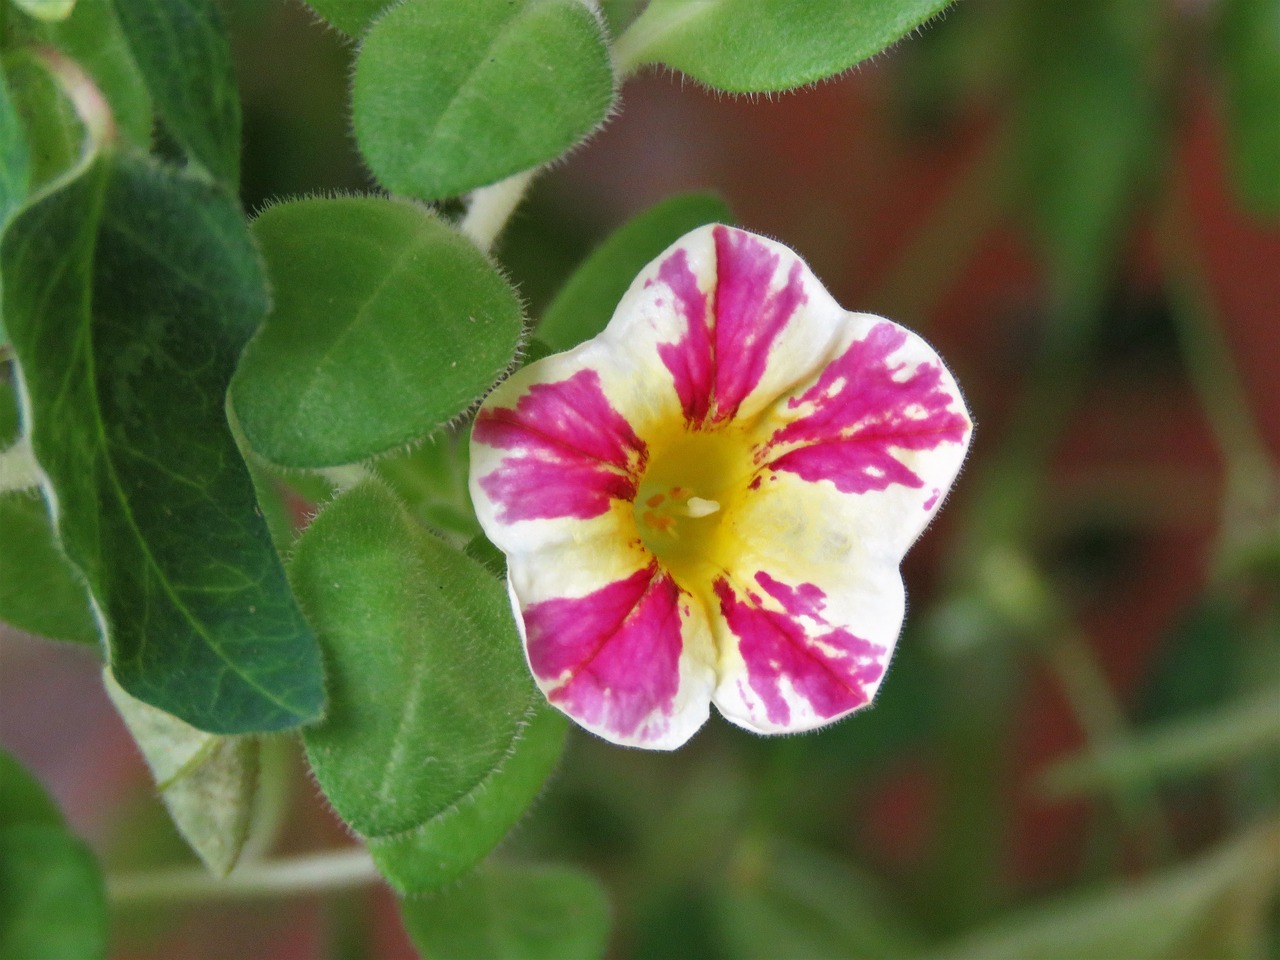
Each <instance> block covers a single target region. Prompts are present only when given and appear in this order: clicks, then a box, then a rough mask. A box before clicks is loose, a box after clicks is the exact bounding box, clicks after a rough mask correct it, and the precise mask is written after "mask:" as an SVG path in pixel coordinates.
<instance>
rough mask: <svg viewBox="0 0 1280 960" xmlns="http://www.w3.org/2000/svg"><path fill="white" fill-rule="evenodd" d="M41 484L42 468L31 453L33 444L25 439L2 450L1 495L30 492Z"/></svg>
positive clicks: (0, 452) (0, 465)
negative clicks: (15, 491)
mask: <svg viewBox="0 0 1280 960" xmlns="http://www.w3.org/2000/svg"><path fill="white" fill-rule="evenodd" d="M39 483H40V466H39V464H37V463H36V458H35V454H34V453H32V452H31V442H30V441H29V440H28V439H27V438H26V437H23V438H21V439H19V440H18V442H17V443H15V444H13V446H11V447H8V448H7V449H4V450H0V493H8V492H9V491H11V490H30V489H31V488H32V487H35V486H37V485H38V484H39Z"/></svg>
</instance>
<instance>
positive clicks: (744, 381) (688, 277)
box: [658, 226, 806, 427]
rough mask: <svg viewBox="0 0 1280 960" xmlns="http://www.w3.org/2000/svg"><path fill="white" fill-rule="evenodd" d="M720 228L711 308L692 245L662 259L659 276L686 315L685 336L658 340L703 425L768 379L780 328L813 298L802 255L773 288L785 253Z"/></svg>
mask: <svg viewBox="0 0 1280 960" xmlns="http://www.w3.org/2000/svg"><path fill="white" fill-rule="evenodd" d="M712 235H713V237H714V240H715V249H716V286H715V290H714V294H713V296H712V298H711V299H712V300H713V304H712V307H711V309H710V310H709V309H708V299H709V297H708V295H707V294H706V293H703V292H702V290H701V289H700V288H699V287H698V282H697V277H696V276H695V275H694V273H693V271H692V269H691V268H690V266H689V259H688V255H687V253H686V252H685V250H684V249H679V250H676V251H675V253H673V254H671V256H669V257H667V259H666V260H664V261H663V262H662V263H661V264H660V265H659V267H658V280H659V282H661V283H663V284H665V285H666V286H667V287H668V288H669V289H670V290H671V293H672V296H673V298H674V304H675V308H676V310H677V311H678V312H679V314H680V316H681V317H682V318H683V319H684V322H685V331H684V334H683V335H682V336H681V337H680V339H679V340H677V341H676V342H675V343H663V344H659V345H658V356H659V357H660V358H661V359H662V362H663V364H664V365H665V366H666V368H667V370H668V371H670V373H671V376H672V379H673V380H674V381H675V388H676V394H677V396H679V398H680V405H681V407H682V408H683V410H684V416H685V420H686V421H687V422H688V423H689V424H691V425H693V426H695V427H700V426H702V425H703V424H705V423H706V422H707V421H708V419H710V420H711V421H712V422H716V423H718V422H722V421H725V420H730V419H732V418H733V417H734V416H736V415H737V412H738V408H739V407H740V406H741V405H742V402H743V400H745V399H746V398H747V397H748V396H749V395H750V393H751V391H752V390H754V389H755V388H756V387H757V386H758V385H759V384H760V379H761V377H763V376H764V371H765V368H766V366H767V365H768V360H769V352H770V350H772V349H773V345H774V343H775V342H776V340H777V339H778V336H779V335H780V334H781V333H782V331H783V330H784V329H785V328H786V326H787V324H788V323H789V322H790V320H791V318H792V317H793V316H794V315H795V312H796V310H797V309H798V308H799V307H800V306H801V305H802V304H804V302H805V300H806V296H805V292H804V285H803V276H804V269H805V268H804V264H803V263H801V262H800V260H799V259H795V260H794V261H792V263H791V266H790V268H789V269H788V271H787V277H786V280H785V281H784V283H783V284H782V286H781V287H780V288H778V289H777V290H771V285H772V283H773V280H774V277H775V276H776V275H777V273H778V270H779V266H780V264H781V262H782V254H781V253H779V252H776V251H774V250H771V249H770V248H769V247H768V246H767V245H766V244H764V243H763V242H762V241H761V240H760V239H759V238H758V237H755V236H753V235H751V234H749V233H744V232H743V231H741V230H733V229H730V228H728V227H724V226H717V227H715V228H714V229H713V233H712Z"/></svg>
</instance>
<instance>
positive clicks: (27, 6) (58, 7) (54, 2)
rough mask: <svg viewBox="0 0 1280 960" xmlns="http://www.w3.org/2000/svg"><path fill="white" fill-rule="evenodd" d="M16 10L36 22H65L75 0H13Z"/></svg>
mask: <svg viewBox="0 0 1280 960" xmlns="http://www.w3.org/2000/svg"><path fill="white" fill-rule="evenodd" d="M13 2H14V3H15V4H17V6H18V9H19V10H22V11H23V12H24V13H29V14H30V15H31V16H33V17H35V18H36V19H37V20H65V19H66V18H67V17H69V16H71V9H72V7H74V6H75V5H76V0H13Z"/></svg>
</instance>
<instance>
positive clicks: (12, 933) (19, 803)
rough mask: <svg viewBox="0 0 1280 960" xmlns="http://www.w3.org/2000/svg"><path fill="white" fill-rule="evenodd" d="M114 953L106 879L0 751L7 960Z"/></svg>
mask: <svg viewBox="0 0 1280 960" xmlns="http://www.w3.org/2000/svg"><path fill="white" fill-rule="evenodd" d="M106 952H107V905H106V896H105V894H104V891H103V885H102V876H101V874H100V873H99V871H98V866H97V863H96V862H95V861H94V859H93V854H91V853H90V852H89V848H88V847H86V846H85V845H84V844H83V843H81V842H80V840H78V839H77V838H76V837H74V836H72V835H71V834H70V833H69V832H68V831H67V829H66V827H65V826H64V825H63V820H62V815H61V814H60V813H59V812H58V808H57V807H56V806H54V804H53V801H52V800H50V799H49V795H48V794H47V793H45V791H44V788H42V787H41V786H40V784H39V783H38V782H37V781H36V779H35V778H34V777H32V776H31V774H30V773H28V772H27V771H26V770H25V769H23V767H22V765H21V764H20V763H18V762H17V760H15V759H14V758H13V757H12V756H10V755H9V754H8V753H6V752H5V751H4V750H0V957H6V958H9V957H12V958H13V960H81V958H84V960H89V958H99V957H105V956H106Z"/></svg>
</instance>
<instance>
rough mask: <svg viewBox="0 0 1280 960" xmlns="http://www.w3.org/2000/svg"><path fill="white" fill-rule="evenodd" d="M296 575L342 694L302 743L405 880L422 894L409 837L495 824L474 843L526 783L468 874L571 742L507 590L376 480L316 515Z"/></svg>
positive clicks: (426, 856)
mask: <svg viewBox="0 0 1280 960" xmlns="http://www.w3.org/2000/svg"><path fill="white" fill-rule="evenodd" d="M290 572H291V575H292V577H293V580H294V586H295V589H296V590H297V592H298V596H299V598H300V599H301V601H302V603H303V605H304V606H305V607H306V609H307V611H308V613H309V615H310V616H311V618H312V619H313V621H314V622H315V624H316V625H317V629H318V631H319V634H320V638H321V643H322V644H323V645H324V648H325V652H326V654H327V660H328V664H329V669H330V679H331V683H332V691H333V693H332V703H331V706H330V710H329V714H328V716H327V717H326V719H325V721H324V723H322V724H320V725H318V726H316V727H313V728H310V729H308V730H307V731H305V732H304V734H303V739H304V742H305V744H306V748H307V756H308V758H309V759H310V761H311V766H312V769H313V770H314V771H315V775H316V779H317V780H318V781H319V783H320V786H321V788H322V789H323V790H324V792H325V795H326V796H327V797H328V798H329V800H330V802H331V803H332V804H333V806H334V808H335V809H336V810H337V811H338V813H339V814H340V815H341V816H342V818H343V819H344V820H346V821H347V823H348V824H350V825H351V827H352V828H354V829H355V830H356V831H357V832H359V833H360V834H361V835H362V836H364V837H365V838H366V839H367V840H368V842H369V846H370V849H371V851H372V852H373V854H374V857H375V859H376V860H379V865H380V866H382V867H383V868H384V869H385V870H387V872H388V879H390V880H391V882H392V883H393V884H394V885H396V886H397V887H398V888H400V889H402V890H409V889H421V886H420V885H419V884H418V883H417V878H416V877H415V876H410V875H408V871H410V870H413V869H415V868H416V867H415V865H414V864H412V863H410V864H408V865H404V864H402V863H401V862H400V858H398V857H397V856H396V853H397V851H400V850H403V849H405V847H404V843H403V842H402V841H404V842H409V843H410V844H411V845H412V839H413V838H424V837H425V838H427V839H428V840H430V838H431V836H432V835H431V830H432V827H433V824H437V823H439V822H440V821H442V820H445V821H448V820H449V819H450V818H451V817H456V816H458V815H459V813H462V815H463V816H464V817H471V818H473V819H478V820H479V821H480V824H479V826H478V827H477V828H476V829H475V830H473V831H472V833H473V834H479V833H481V832H483V828H485V827H488V826H490V823H489V820H491V819H492V816H491V814H490V811H491V809H492V808H493V807H494V806H495V804H498V805H500V804H502V803H504V802H507V798H508V797H509V796H510V795H511V793H512V791H510V790H503V789H499V786H500V784H498V783H497V778H498V777H500V776H502V775H503V773H504V772H505V771H513V770H515V771H517V772H518V774H519V776H518V779H519V783H520V786H521V788H522V789H524V795H523V797H522V802H521V803H520V804H519V809H518V810H516V811H515V813H514V815H512V816H510V818H509V819H505V818H506V817H507V814H508V811H507V810H505V808H504V809H503V811H502V815H503V818H504V819H505V822H504V823H503V825H502V828H501V830H500V831H498V832H497V833H496V835H494V834H493V833H492V832H489V833H484V837H485V843H484V845H483V849H482V850H479V851H473V850H468V851H466V854H467V855H468V856H469V857H470V859H469V861H468V862H467V863H466V865H465V867H462V868H461V869H457V868H454V869H453V870H452V872H451V874H450V876H457V875H458V873H460V872H462V870H463V869H466V868H467V867H470V866H471V865H472V864H474V863H475V861H476V860H478V859H479V858H480V857H482V856H483V855H484V854H485V853H487V852H488V850H489V849H490V848H491V847H492V846H493V844H496V843H497V842H498V840H500V839H501V837H502V835H503V834H504V833H505V832H506V830H507V828H509V827H510V825H511V823H512V822H514V820H515V818H516V817H518V816H519V813H520V812H522V811H523V809H524V807H525V806H527V805H528V803H529V802H530V801H531V800H532V798H533V794H534V793H536V791H537V789H538V788H539V787H540V786H541V784H542V780H543V779H544V778H545V777H546V775H547V774H548V773H549V772H550V767H551V766H552V765H553V764H554V762H555V758H556V757H557V756H558V754H559V749H560V738H561V737H562V736H563V731H564V727H563V724H562V723H560V722H559V721H558V720H552V721H551V722H550V723H547V722H546V718H545V717H544V716H543V714H544V713H545V711H543V710H542V709H541V708H540V697H539V696H538V695H537V693H536V691H535V690H534V687H533V684H532V681H531V680H530V677H529V672H528V668H527V667H526V666H525V663H524V657H523V655H522V653H521V650H520V642H519V639H518V638H517V636H516V632H515V625H514V623H513V622H512V619H511V612H510V606H509V603H508V600H507V597H506V593H505V591H504V590H503V588H502V585H501V584H500V583H499V582H498V581H497V580H495V579H494V578H493V577H492V576H490V575H489V573H488V572H486V571H485V570H484V568H483V567H481V566H480V565H479V564H477V563H476V562H475V561H473V560H471V559H470V558H468V557H466V556H464V555H463V554H461V553H460V552H458V551H456V550H453V549H451V548H450V547H448V546H446V545H445V544H444V543H443V542H441V541H440V540H437V539H436V538H435V537H433V536H432V535H430V534H428V533H427V532H426V531H424V530H423V529H422V528H421V527H419V526H417V525H416V524H415V523H414V522H413V521H412V520H411V519H410V518H409V516H408V514H407V513H406V512H405V510H404V508H403V507H401V506H400V504H399V503H398V502H397V501H396V500H395V498H394V497H393V496H392V494H391V493H390V492H389V491H388V490H387V489H386V488H385V487H383V486H382V485H381V484H378V483H372V482H369V483H364V484H361V485H359V486H357V487H354V488H353V489H351V490H350V491H348V492H347V493H345V494H343V495H342V496H340V497H339V498H338V499H337V500H336V501H334V503H333V504H332V505H331V506H330V507H329V508H328V509H326V510H325V511H324V512H323V513H322V514H321V515H320V516H319V517H318V518H317V519H316V521H315V522H314V523H313V524H312V525H311V527H310V528H309V529H308V530H307V532H306V533H305V534H303V536H302V538H301V539H300V540H299V542H298V546H297V551H296V553H295V554H294V558H293V561H292V563H291V565H290ZM531 717H533V718H534V722H533V723H532V724H531V723H530V718H531ZM526 728H527V729H526ZM548 730H550V731H551V734H552V735H550V736H548V735H547V733H546V731H548ZM526 744H528V745H532V747H533V748H531V749H525V748H524V745H526ZM548 744H550V748H549V749H548ZM534 748H536V749H534ZM548 755H550V759H549V761H548V759H547V756H548ZM535 761H536V762H535ZM517 768H518V770H517ZM486 818H488V819H486ZM465 835H466V834H465V833H464V834H459V836H449V837H446V838H445V839H446V840H447V842H441V843H440V844H439V845H438V846H436V845H435V844H433V843H431V842H428V843H426V845H425V846H423V845H418V846H416V848H415V850H416V859H418V860H424V861H426V862H425V863H424V864H423V865H422V869H426V870H430V869H431V868H432V867H433V863H432V861H433V860H435V859H436V858H439V859H440V860H441V861H447V862H450V863H454V862H456V859H457V858H458V857H459V856H460V847H461V841H460V839H459V837H461V836H465ZM387 849H390V851H391V856H390V859H389V860H386V861H385V862H384V860H382V859H379V857H380V850H387ZM411 859H414V858H411ZM386 863H390V868H388V867H387V866H386Z"/></svg>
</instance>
